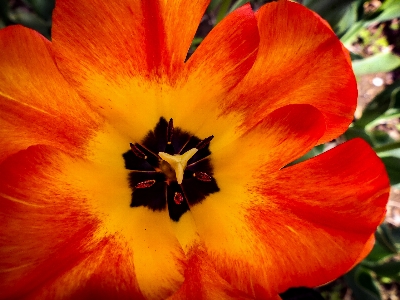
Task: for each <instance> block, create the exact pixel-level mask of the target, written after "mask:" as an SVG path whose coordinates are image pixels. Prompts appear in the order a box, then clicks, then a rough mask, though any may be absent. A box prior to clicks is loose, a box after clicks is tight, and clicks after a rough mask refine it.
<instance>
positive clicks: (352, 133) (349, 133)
mask: <svg viewBox="0 0 400 300" xmlns="http://www.w3.org/2000/svg"><path fill="white" fill-rule="evenodd" d="M344 136H345V138H346V140H351V139H354V138H358V137H359V138H362V139H363V140H364V141H366V142H367V143H368V144H370V146H371V147H374V141H373V140H372V138H371V136H370V135H369V134H368V133H367V132H366V131H365V128H362V127H361V128H360V127H349V128H348V129H347V130H346V132H345V133H344Z"/></svg>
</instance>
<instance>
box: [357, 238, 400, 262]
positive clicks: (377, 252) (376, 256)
mask: <svg viewBox="0 0 400 300" xmlns="http://www.w3.org/2000/svg"><path fill="white" fill-rule="evenodd" d="M390 256H393V252H392V251H389V250H388V249H386V247H383V246H382V245H381V244H380V243H378V242H375V245H374V248H372V251H371V252H370V253H369V254H368V256H367V257H366V258H365V259H364V260H363V264H369V263H376V262H379V261H381V260H384V259H386V258H388V257H390Z"/></svg>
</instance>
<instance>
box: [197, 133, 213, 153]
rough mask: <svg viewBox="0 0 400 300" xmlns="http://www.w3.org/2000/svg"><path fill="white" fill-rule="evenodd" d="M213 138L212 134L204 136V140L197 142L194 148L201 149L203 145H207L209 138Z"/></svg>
mask: <svg viewBox="0 0 400 300" xmlns="http://www.w3.org/2000/svg"><path fill="white" fill-rule="evenodd" d="M213 138H214V136H213V135H211V136H209V137H208V138H205V139H204V140H202V141H201V142H200V143H198V144H197V146H196V148H197V149H198V150H200V149H203V148H204V147H205V146H207V145H208V144H209V143H210V142H211V140H212V139H213Z"/></svg>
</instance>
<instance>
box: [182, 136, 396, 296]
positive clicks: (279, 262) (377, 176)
mask: <svg viewBox="0 0 400 300" xmlns="http://www.w3.org/2000/svg"><path fill="white" fill-rule="evenodd" d="M293 145H294V143H293ZM244 147H245V145H243V148H244ZM288 148H289V149H290V147H288ZM241 149H242V148H241ZM237 150H238V151H240V150H239V149H237ZM214 154H215V152H214ZM218 163H219V162H218ZM224 168H225V170H224V171H223V173H221V174H219V170H220V168H218V167H216V168H215V171H216V172H215V174H214V177H215V178H216V180H217V183H218V185H219V187H220V189H221V191H220V192H219V193H215V194H212V195H210V196H209V197H208V198H207V199H206V200H204V201H203V202H202V203H201V204H197V205H195V206H193V207H191V208H190V209H191V212H192V214H193V217H194V220H195V223H196V226H197V230H198V234H199V235H200V238H201V239H202V240H203V241H204V243H205V247H206V248H207V254H208V256H209V260H210V261H212V262H213V264H214V266H215V268H216V269H217V271H218V273H219V274H220V275H221V277H222V278H224V279H225V280H226V281H227V282H228V283H230V284H231V285H232V286H234V287H236V288H238V289H240V290H242V291H245V292H247V293H249V294H253V295H255V296H257V297H261V298H262V297H265V298H268V297H270V296H273V295H275V294H276V293H281V292H284V291H285V290H286V289H288V288H289V287H293V286H309V287H313V286H317V285H321V284H324V283H326V282H329V281H331V280H333V279H335V278H337V277H338V276H340V275H342V274H344V273H345V272H346V271H348V270H349V269H350V268H351V267H352V266H353V265H354V264H355V263H356V262H358V261H360V259H362V257H361V256H365V255H366V254H367V250H368V248H369V249H370V245H371V241H372V240H371V235H372V234H373V233H374V232H375V230H376V227H377V226H378V225H379V224H380V223H381V221H382V218H383V216H384V214H385V211H386V209H385V205H386V202H387V198H388V192H389V182H388V178H387V175H386V172H385V168H384V166H383V164H382V162H381V161H380V160H379V158H377V156H376V154H375V153H374V151H373V150H371V148H370V147H369V146H368V145H367V144H366V143H365V142H364V141H362V140H358V139H357V140H353V141H350V142H347V143H345V144H343V145H340V146H338V147H336V148H334V149H333V150H330V151H328V152H326V153H324V154H322V155H320V156H318V157H316V158H313V159H311V160H309V161H306V162H304V163H301V164H297V165H294V166H291V167H287V168H284V169H281V170H271V169H264V168H261V167H260V168H259V171H258V173H256V175H255V176H253V177H249V176H245V175H243V174H246V168H244V167H242V168H240V167H238V166H237V164H236V161H229V163H227V164H225V165H224ZM372 170H373V172H371V171H372ZM221 172H222V171H221ZM360 183H363V184H360ZM205 216H206V217H205Z"/></svg>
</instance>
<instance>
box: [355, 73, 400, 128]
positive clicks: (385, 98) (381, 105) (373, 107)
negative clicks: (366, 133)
mask: <svg viewBox="0 0 400 300" xmlns="http://www.w3.org/2000/svg"><path fill="white" fill-rule="evenodd" d="M389 109H400V80H396V81H395V82H393V83H392V84H391V85H389V86H387V87H386V89H385V90H384V91H382V92H381V93H380V94H378V95H377V96H376V97H375V98H374V99H373V100H372V101H371V102H370V103H369V104H368V105H367V106H366V108H365V109H364V111H363V114H362V116H361V118H360V119H358V120H357V121H356V122H355V123H354V126H355V127H366V126H367V125H369V124H370V123H371V122H373V121H375V120H377V119H378V118H380V117H382V116H383V114H384V113H386V112H387V111H388V110H389ZM372 125H373V124H372ZM372 125H369V127H371V126H372Z"/></svg>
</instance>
